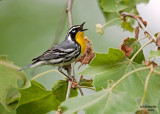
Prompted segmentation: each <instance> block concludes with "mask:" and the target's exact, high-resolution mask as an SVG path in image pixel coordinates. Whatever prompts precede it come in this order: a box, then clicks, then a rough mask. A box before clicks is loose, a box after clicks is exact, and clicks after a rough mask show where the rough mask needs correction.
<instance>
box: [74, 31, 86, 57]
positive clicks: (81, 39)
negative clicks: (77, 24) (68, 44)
mask: <svg viewBox="0 0 160 114" xmlns="http://www.w3.org/2000/svg"><path fill="white" fill-rule="evenodd" d="M75 40H76V41H77V43H78V44H79V45H80V46H81V54H83V53H84V51H85V49H86V42H85V40H84V32H78V33H77V34H76V39H75Z"/></svg>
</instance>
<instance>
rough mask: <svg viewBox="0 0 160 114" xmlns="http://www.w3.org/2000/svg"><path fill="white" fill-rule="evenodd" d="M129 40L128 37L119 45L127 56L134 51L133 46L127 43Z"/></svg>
mask: <svg viewBox="0 0 160 114" xmlns="http://www.w3.org/2000/svg"><path fill="white" fill-rule="evenodd" d="M127 40H129V38H126V39H125V40H124V41H123V44H122V45H121V46H120V47H119V49H120V50H122V51H123V52H124V53H125V55H126V57H129V56H130V54H131V52H132V51H133V48H132V47H130V46H127V45H126V42H127Z"/></svg>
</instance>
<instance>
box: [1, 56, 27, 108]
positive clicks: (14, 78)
mask: <svg viewBox="0 0 160 114" xmlns="http://www.w3.org/2000/svg"><path fill="white" fill-rule="evenodd" d="M19 69H20V68H19V67H17V66H16V65H14V64H13V63H12V62H10V61H8V60H7V57H6V56H0V103H1V104H2V105H3V106H4V107H5V109H6V110H9V108H10V107H8V106H7V104H9V102H8V101H9V99H11V97H13V96H14V93H16V91H17V88H19V87H22V86H23V85H24V84H25V83H26V76H25V74H24V72H19V71H18V70H19ZM12 95H13V96H12Z"/></svg>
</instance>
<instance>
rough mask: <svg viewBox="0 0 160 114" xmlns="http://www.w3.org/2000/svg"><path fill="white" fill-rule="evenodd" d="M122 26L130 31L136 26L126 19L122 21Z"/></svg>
mask: <svg viewBox="0 0 160 114" xmlns="http://www.w3.org/2000/svg"><path fill="white" fill-rule="evenodd" d="M121 27H122V28H123V29H124V30H128V31H130V32H133V30H134V28H133V27H132V25H131V23H129V22H125V21H123V22H122V24H121Z"/></svg>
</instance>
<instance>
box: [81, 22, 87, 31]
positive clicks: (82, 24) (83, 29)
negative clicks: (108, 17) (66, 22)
mask: <svg viewBox="0 0 160 114" xmlns="http://www.w3.org/2000/svg"><path fill="white" fill-rule="evenodd" d="M85 23H86V22H84V23H82V24H81V25H80V27H79V31H86V30H88V29H83V26H84V24H85Z"/></svg>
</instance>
